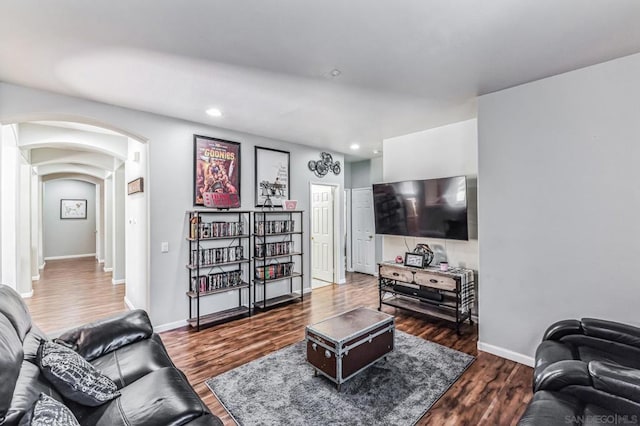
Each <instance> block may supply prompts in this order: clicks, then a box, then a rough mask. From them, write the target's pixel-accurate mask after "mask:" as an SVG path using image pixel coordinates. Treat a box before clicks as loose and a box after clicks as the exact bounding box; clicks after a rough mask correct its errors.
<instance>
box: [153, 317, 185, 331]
mask: <svg viewBox="0 0 640 426" xmlns="http://www.w3.org/2000/svg"><path fill="white" fill-rule="evenodd" d="M188 324H189V323H188V322H187V320H180V321H174V322H170V323H167V324H160V325H158V326H155V327H153V331H154V332H155V333H162V332H163V331H169V330H174V329H176V328H180V327H184V326H185V325H188Z"/></svg>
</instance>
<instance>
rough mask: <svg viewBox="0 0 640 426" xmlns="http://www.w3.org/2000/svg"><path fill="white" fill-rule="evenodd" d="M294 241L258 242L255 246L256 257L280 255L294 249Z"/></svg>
mask: <svg viewBox="0 0 640 426" xmlns="http://www.w3.org/2000/svg"><path fill="white" fill-rule="evenodd" d="M293 244H294V242H293V241H282V242H279V243H266V244H256V245H255V248H254V256H255V257H264V256H280V255H286V254H289V253H291V252H292V251H293Z"/></svg>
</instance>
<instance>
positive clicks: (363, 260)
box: [351, 188, 376, 275]
mask: <svg viewBox="0 0 640 426" xmlns="http://www.w3.org/2000/svg"><path fill="white" fill-rule="evenodd" d="M351 203H352V210H351V212H352V215H351V218H352V219H351V229H352V241H351V249H352V262H353V270H354V271H356V272H362V273H365V274H371V275H373V274H374V273H375V259H376V247H375V239H374V236H375V233H374V232H375V231H374V220H373V192H372V190H371V188H362V189H353V190H351Z"/></svg>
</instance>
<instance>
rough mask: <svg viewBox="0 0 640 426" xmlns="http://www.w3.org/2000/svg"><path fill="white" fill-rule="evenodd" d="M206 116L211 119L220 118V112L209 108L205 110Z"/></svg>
mask: <svg viewBox="0 0 640 426" xmlns="http://www.w3.org/2000/svg"><path fill="white" fill-rule="evenodd" d="M207 114H208V115H210V116H212V117H222V111H220V110H219V109H218V108H209V109H208V110H207Z"/></svg>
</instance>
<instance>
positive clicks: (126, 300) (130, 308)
mask: <svg viewBox="0 0 640 426" xmlns="http://www.w3.org/2000/svg"><path fill="white" fill-rule="evenodd" d="M124 304H125V305H127V308H129V310H130V311H134V310H135V309H136V307H135V306H133V303H131V301H130V300H129V299H127V296H125V297H124Z"/></svg>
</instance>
